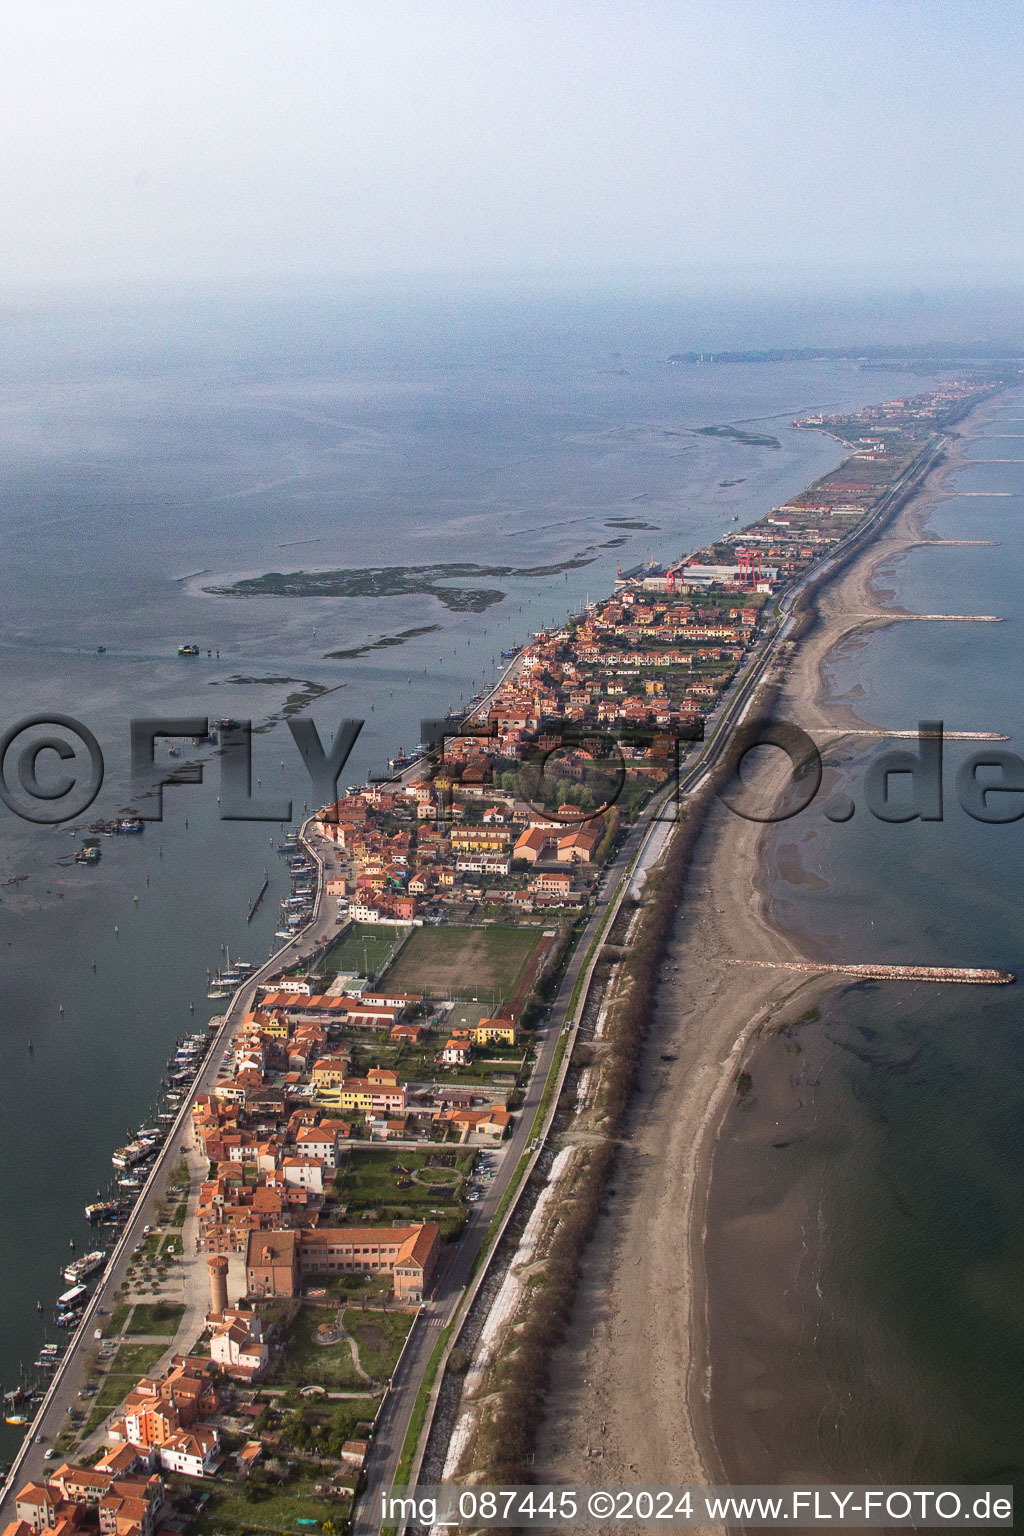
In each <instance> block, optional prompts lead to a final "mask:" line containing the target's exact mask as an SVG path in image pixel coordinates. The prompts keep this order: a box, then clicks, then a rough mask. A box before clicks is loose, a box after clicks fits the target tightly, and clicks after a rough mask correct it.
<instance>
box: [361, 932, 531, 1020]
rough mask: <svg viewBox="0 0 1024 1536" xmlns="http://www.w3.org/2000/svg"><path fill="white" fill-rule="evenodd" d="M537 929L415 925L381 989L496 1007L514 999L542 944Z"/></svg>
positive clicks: (384, 979)
mask: <svg viewBox="0 0 1024 1536" xmlns="http://www.w3.org/2000/svg"><path fill="white" fill-rule="evenodd" d="M541 940H542V935H541V932H540V930H539V929H537V928H509V927H504V926H501V925H499V924H495V925H494V926H493V927H488V928H469V927H465V928H463V927H457V926H455V925H454V924H453V925H451V926H448V925H447V924H442V925H440V926H438V927H429V928H417V929H416V931H415V933H413V934H412V936H411V937H410V939H409V941H408V942H407V943H406V944H405V945H404V946H403V948H402V951H401V953H400V954H399V955H398V957H397V958H396V960H395V963H394V965H391V966H389V967H388V970H387V973H386V975H385V976H384V977H383V979H382V981H381V987H382V988H383V989H385V990H387V991H388V992H392V993H401V992H422V993H424V994H425V995H426V996H428V997H461V998H465V999H466V1000H467V1001H477V1002H481V1003H487V1004H490V1005H492V1006H494V1007H498V1006H499V1005H500V1004H501V1003H503V1002H505V1001H506V1000H507V999H508V998H509V997H511V995H512V993H513V991H514V990H515V985H516V982H517V980H518V979H519V977H520V975H521V974H522V972H523V970H524V968H525V966H526V963H527V961H528V959H529V957H530V955H531V954H532V953H533V951H534V950H535V949H536V947H537V945H538V944H539V943H540V942H541Z"/></svg>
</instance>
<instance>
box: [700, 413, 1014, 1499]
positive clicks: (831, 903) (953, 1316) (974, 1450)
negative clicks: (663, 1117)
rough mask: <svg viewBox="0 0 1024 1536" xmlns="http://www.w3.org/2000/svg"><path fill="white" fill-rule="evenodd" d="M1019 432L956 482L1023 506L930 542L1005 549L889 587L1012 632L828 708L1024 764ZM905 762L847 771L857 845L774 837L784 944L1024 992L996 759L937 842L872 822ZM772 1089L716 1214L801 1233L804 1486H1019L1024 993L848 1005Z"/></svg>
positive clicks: (929, 634) (918, 559)
mask: <svg viewBox="0 0 1024 1536" xmlns="http://www.w3.org/2000/svg"><path fill="white" fill-rule="evenodd" d="M1020 418H1024V394H1021V393H1015V394H1012V395H1009V396H1006V397H1004V398H1003V400H1002V402H1001V407H1000V410H999V413H998V415H997V417H996V419H995V420H994V421H993V423H992V425H991V426H990V427H989V428H988V429H987V436H986V438H985V440H979V441H978V442H977V443H976V444H974V445H973V447H972V448H971V450H970V457H971V459H972V464H971V466H970V467H969V468H965V469H964V470H963V471H961V472H959V473H958V474H957V475H956V477H955V479H954V481H953V483H952V489H953V490H955V491H962V492H977V491H994V490H998V491H1011V492H1013V493H1014V494H1013V498H1012V499H1010V498H998V499H997V498H991V499H987V498H979V497H977V496H970V495H963V496H953V497H952V498H951V499H949V500H946V501H943V502H942V503H941V504H940V505H939V507H938V509H937V510H936V512H935V514H934V515H933V517H932V520H931V528H932V530H933V531H934V532H935V533H937V534H939V535H941V536H944V537H947V538H954V539H985V540H994V541H996V542H997V545H998V547H996V548H960V549H956V548H945V549H932V550H928V549H914V550H912V551H910V552H907V553H906V554H903V555H901V556H899V557H898V558H896V559H894V560H893V561H891V562H889V563H888V564H887V565H886V566H885V567H884V568H883V570H882V571H880V573H879V580H878V586H879V587H880V588H881V589H884V590H887V591H888V592H891V594H892V599H891V600H892V601H894V602H896V603H898V604H900V605H903V606H905V607H906V608H908V609H910V610H912V611H917V612H938V613H995V614H998V615H1001V616H1002V618H1003V620H1004V622H1003V623H1002V624H999V625H994V624H979V625H953V624H949V625H926V624H895V625H893V626H891V627H889V628H887V629H884V630H881V631H877V632H875V633H873V634H871V635H870V636H869V637H866V638H864V637H862V638H860V639H858V641H857V642H856V643H855V644H848V645H845V646H843V647H841V648H840V650H839V651H838V652H837V653H835V655H834V657H833V663H832V665H831V668H830V679H829V680H830V684H831V688H832V690H833V691H834V692H835V693H836V694H838V695H845V696H846V697H847V699H848V701H849V703H850V704H851V706H852V707H853V708H854V709H855V711H856V712H857V713H858V714H860V715H861V716H862V717H863V718H864V719H865V720H868V721H870V722H871V723H877V724H882V725H887V726H892V727H894V728H908V727H909V728H911V729H913V728H914V727H915V726H916V725H917V723H918V722H919V721H921V720H943V721H944V722H945V723H946V726H947V728H948V729H961V730H975V731H1000V732H1005V733H1006V734H1007V735H1009V736H1010V737H1011V741H1010V742H1009V743H1008V744H1007V745H1008V746H1009V747H1010V748H1011V749H1012V750H1015V751H1017V752H1018V753H1019V752H1020V751H1021V743H1022V740H1024V703H1022V698H1021V692H1020V688H1019V687H1018V684H1017V679H1018V677H1019V676H1020V672H1021V667H1022V664H1024V650H1022V647H1024V624H1022V620H1024V592H1022V588H1021V582H1020V571H1021V568H1022V559H1024V532H1022V527H1021V520H1020V508H1021V505H1022V502H1021V499H1020V498H1021V496H1022V495H1024V464H1019V463H1016V464H1014V463H1000V464H995V463H990V464H987V465H986V463H985V462H984V461H985V460H986V459H988V460H993V459H1002V458H1017V459H1024V453H1022V452H1020V449H1021V447H1022V446H1024V439H1022V441H1021V442H1020V443H1015V442H1013V441H1012V437H1013V435H1016V434H1024V423H1022V422H1021V420H1020ZM997 434H1008V436H1006V437H1003V436H999V435H997ZM901 745H902V744H901ZM892 746H893V744H892V743H889V744H888V746H887V747H886V748H884V749H881V748H875V749H873V751H872V752H863V751H850V750H848V749H846V748H844V749H843V752H842V754H841V761H840V763H839V770H840V773H841V777H842V788H843V790H844V791H845V792H846V793H848V794H849V795H850V796H851V797H852V798H853V800H854V801H855V802H857V803H858V810H857V812H856V814H855V815H854V817H853V819H852V820H851V821H849V822H847V823H845V824H843V825H833V824H832V823H830V822H828V821H827V820H826V819H825V817H824V816H823V815H822V814H820V813H819V812H818V811H817V810H815V809H814V808H813V807H812V808H811V809H810V810H809V811H807V812H806V813H805V814H804V815H803V816H801V817H799V818H797V819H796V820H795V821H794V822H792V823H790V824H788V826H786V827H784V828H780V829H779V830H778V831H777V832H776V833H775V834H774V837H773V843H772V848H771V856H770V863H771V866H772V882H773V890H774V892H775V896H774V901H773V911H774V915H775V917H776V920H778V921H779V922H781V924H782V926H783V928H785V929H789V930H790V931H792V932H794V933H795V934H796V935H798V936H799V938H800V940H801V942H806V943H809V944H810V947H811V948H812V949H813V950H816V951H817V952H818V953H820V954H822V955H824V956H827V957H829V958H846V959H851V958H852V959H857V960H880V961H890V962H900V961H907V962H917V963H924V964H955V965H983V966H997V967H1001V968H1005V969H1008V970H1011V971H1013V972H1015V973H1016V974H1017V976H1018V977H1022V976H1024V942H1022V931H1021V884H1020V869H1021V858H1022V854H1024V841H1022V840H1024V823H1021V822H1017V823H1014V824H1012V825H1003V826H983V825H980V824H978V823H976V822H974V821H973V820H971V819H970V818H969V817H967V816H966V815H965V813H964V812H963V810H962V809H961V808H960V806H959V805H958V803H957V799H956V791H955V779H956V770H957V768H958V767H959V765H960V763H961V762H962V761H963V759H964V757H965V756H966V755H968V754H969V753H974V752H976V751H977V750H978V748H977V746H968V745H966V744H963V745H961V744H949V745H947V748H946V763H945V774H944V778H945V816H944V819H943V820H942V821H941V822H931V823H922V822H911V823H907V824H904V825H888V824H883V823H881V822H878V821H876V820H875V819H874V818H873V817H871V816H870V815H868V814H866V813H865V810H864V799H863V782H864V772H865V768H866V766H867V763H868V761H869V760H870V759H871V757H872V756H873V755H874V751H879V750H892ZM794 852H796V853H798V854H799V866H802V868H803V871H804V874H803V876H802V877H801V878H800V879H794V875H793V870H794V860H793V855H794ZM799 866H798V867H799ZM752 1072H753V1078H754V1089H755V1096H756V1094H757V1090H758V1087H759V1086H761V1087H763V1088H764V1090H765V1094H766V1097H765V1099H764V1101H763V1102H762V1103H761V1104H757V1103H755V1104H753V1105H751V1106H749V1107H748V1108H746V1109H741V1110H737V1111H736V1112H734V1113H733V1115H732V1116H731V1117H730V1123H729V1126H728V1128H727V1131H726V1135H725V1138H724V1140H723V1144H722V1156H721V1169H722V1172H723V1183H722V1184H721V1185H720V1186H719V1191H718V1200H719V1205H718V1207H717V1209H718V1210H719V1212H720V1213H724V1210H725V1206H726V1204H728V1203H730V1202H731V1203H732V1205H733V1211H734V1212H735V1211H736V1210H737V1209H746V1210H747V1211H748V1212H749V1211H752V1210H753V1208H754V1204H755V1202H756V1204H757V1205H758V1207H759V1209H760V1210H761V1211H762V1212H764V1211H776V1212H777V1213H779V1215H780V1217H781V1213H783V1212H786V1211H793V1210H794V1209H796V1208H798V1207H799V1208H802V1209H804V1211H805V1219H804V1222H803V1225H802V1228H801V1229H800V1230H797V1229H795V1228H794V1229H793V1230H792V1232H791V1244H790V1256H789V1259H788V1261H787V1262H786V1263H781V1264H776V1265H770V1266H768V1268H767V1269H766V1271H765V1273H764V1274H762V1276H761V1280H760V1285H759V1292H760V1294H759V1308H760V1309H761V1310H762V1312H763V1315H764V1316H766V1317H768V1318H771V1319H773V1320H774V1321H773V1323H772V1325H771V1327H772V1328H775V1327H776V1326H777V1332H776V1333H775V1335H774V1338H773V1340H772V1343H771V1346H770V1347H769V1348H768V1349H767V1350H766V1351H765V1352H764V1354H763V1356H762V1364H764V1365H765V1366H766V1369H765V1372H764V1375H763V1377H762V1378H761V1381H760V1387H761V1388H762V1389H763V1390H765V1391H766V1392H768V1393H769V1395H771V1394H777V1396H776V1397H775V1400H774V1401H773V1403H772V1408H771V1412H772V1415H773V1417H774V1421H775V1424H776V1425H784V1426H785V1433H786V1435H787V1436H788V1439H789V1444H790V1447H791V1450H792V1455H793V1464H796V1465H800V1466H801V1467H802V1468H803V1469H804V1471H805V1475H810V1474H811V1472H812V1471H813V1470H815V1469H817V1470H819V1471H820V1472H821V1473H822V1475H828V1476H831V1475H835V1476H839V1477H852V1476H855V1475H857V1474H862V1475H865V1474H866V1475H869V1476H882V1477H886V1476H887V1477H889V1478H893V1479H897V1480H904V1481H905V1480H908V1479H911V1478H921V1477H926V1478H945V1479H950V1480H953V1481H962V1482H973V1481H978V1482H980V1481H983V1480H986V1479H1001V1480H1003V1481H1012V1480H1014V1479H1015V1478H1016V1479H1017V1480H1020V1479H1021V1474H1022V1471H1024V1455H1022V1447H1024V1323H1022V1318H1021V1306H1020V1300H1021V1295H1022V1283H1024V1005H1022V1002H1021V983H1020V982H1018V984H1017V985H1016V986H1014V987H1008V988H999V989H981V988H971V987H945V986H941V987H940V986H909V985H905V984H899V985H896V984H888V983H886V984H870V985H864V986H855V987H851V988H847V989H845V990H841V991H837V992H836V993H833V994H832V995H831V997H830V999H829V1000H828V1002H827V1003H826V1004H825V1005H824V1006H823V1008H822V1011H821V1019H820V1021H818V1022H810V1023H806V1024H804V1025H803V1026H802V1027H801V1028H800V1029H798V1030H796V1031H795V1032H793V1033H792V1034H791V1035H790V1036H788V1037H786V1038H783V1039H776V1040H774V1041H772V1042H771V1043H769V1044H767V1045H765V1046H764V1047H763V1048H761V1049H760V1051H759V1053H758V1054H757V1055H756V1056H755V1058H754V1061H753V1066H752ZM774 1116H780V1117H781V1118H778V1119H776V1118H773V1117H774ZM780 1127H781V1128H780ZM744 1180H746V1181H747V1183H748V1187H749V1190H750V1195H749V1197H748V1199H747V1201H746V1202H744V1199H743V1197H742V1196H741V1195H739V1194H738V1192H737V1191H738V1190H739V1188H740V1186H741V1184H742V1181H744ZM726 1183H728V1184H729V1186H730V1187H731V1194H729V1196H728V1200H727V1198H726V1196H727V1191H726ZM734 1236H735V1234H734ZM801 1249H802V1250H803V1252H804V1254H805V1255H806V1256H808V1257H805V1259H804V1260H803V1261H800V1260H799V1259H798V1258H797V1257H796V1254H797V1252H798V1250H801ZM712 1252H713V1259H714V1257H715V1248H714V1238H713V1240H712ZM717 1257H718V1258H721V1252H719V1253H718V1254H717ZM714 1318H715V1314H714V1313H713V1320H714ZM783 1320H784V1323H783ZM727 1326H732V1327H733V1328H736V1326H737V1325H736V1317H735V1315H734V1316H733V1317H732V1318H731V1320H730V1321H729V1323H727V1320H726V1317H725V1314H724V1311H720V1312H719V1314H718V1316H717V1328H718V1330H719V1331H718V1333H717V1340H718V1344H719V1346H720V1347H721V1346H722V1345H723V1344H725V1347H726V1348H727V1349H728V1348H729V1345H728V1344H727V1343H726V1341H725V1338H724V1335H723V1332H722V1330H724V1329H725V1328H726V1327H727ZM742 1326H743V1325H740V1327H741V1328H742ZM766 1401H767V1399H766ZM732 1402H733V1405H734V1406H735V1402H736V1399H735V1398H733V1399H732ZM747 1423H748V1428H749V1435H748V1437H747V1442H746V1443H747V1446H748V1447H749V1448H750V1450H751V1454H754V1455H759V1454H760V1449H759V1448H760V1446H761V1445H762V1444H768V1445H772V1444H774V1443H775V1442H774V1438H773V1437H774V1435H775V1434H776V1433H777V1431H776V1430H775V1429H773V1428H772V1427H771V1425H770V1424H769V1422H768V1418H767V1415H766V1414H765V1413H764V1412H762V1411H761V1410H760V1409H759V1408H756V1407H755V1409H754V1411H753V1412H752V1413H751V1414H750V1415H749V1418H748V1420H747ZM737 1454H738V1455H739V1456H740V1457H742V1453H737Z"/></svg>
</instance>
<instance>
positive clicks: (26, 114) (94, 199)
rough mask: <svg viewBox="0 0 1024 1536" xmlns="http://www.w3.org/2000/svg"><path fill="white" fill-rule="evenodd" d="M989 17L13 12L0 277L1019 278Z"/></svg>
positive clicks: (1021, 33)
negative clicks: (643, 274)
mask: <svg viewBox="0 0 1024 1536" xmlns="http://www.w3.org/2000/svg"><path fill="white" fill-rule="evenodd" d="M1022 45H1024V15H1022V13H1021V10H1020V8H1019V7H1018V6H1017V5H1015V4H1013V3H1012V0H976V3H974V4H972V5H971V6H970V7H969V8H965V7H963V6H962V5H953V4H951V3H948V0H935V3H929V4H923V3H917V0H909V3H905V4H901V5H900V6H898V7H893V6H892V5H891V4H882V3H879V0H834V3H833V4H831V5H830V6H829V7H828V10H827V13H826V12H825V11H824V10H823V8H822V7H821V6H820V5H818V4H813V3H811V0H766V3H759V4H754V3H750V0H726V3H724V4H721V5H713V4H710V3H702V0H681V3H680V0H677V3H670V0H639V3H635V0H634V3H631V4H626V3H624V0H596V3H587V4H584V3H582V0H566V3H564V4H560V5H559V6H557V7H537V6H531V5H528V4H525V3H522V0H519V3H515V0H486V3H484V4H482V5H476V6H471V5H467V4H465V3H464V0H431V3H430V4H428V5H426V6H423V5H416V4H414V3H412V0H381V3H378V4H375V5H374V6H373V7H366V6H361V5H359V4H356V3H354V0H304V3H301V4H300V3H298V0H274V3H272V0H245V3H243V0H207V3H204V4H200V3H199V0H173V3H171V0H153V3H150V4H147V5H146V6H145V7H139V6H137V5H132V4H130V3H129V0H95V3H94V4H93V5H91V6H90V7H87V8H82V7H79V6H75V5H72V4H71V3H70V0H10V3H9V4H8V6H7V7H6V11H5V26H4V48H3V50H2V53H0V188H2V197H3V206H4V210H5V227H6V239H5V240H4V241H3V244H2V248H0V283H2V284H3V285H4V287H5V288H8V289H10V288H12V287H15V288H16V287H19V286H22V285H35V284H39V283H49V284H76V283H83V282H85V283H89V282H96V281H103V282H108V283H109V282H113V283H118V282H135V281H139V280H142V281H150V280H158V281H172V282H173V281H193V280H200V281H218V280H223V279H232V280H234V279H236V278H239V277H245V278H249V279H257V280H260V279H270V280H275V279H280V278H290V277H304V278H309V277H318V276H320V277H323V276H328V277H330V276H342V275H349V276H359V275H366V274H371V273H372V274H379V273H395V274H426V273H437V272H457V273H464V274H467V275H470V274H478V275H479V274H483V275H487V274H498V273H504V272H523V273H532V274H537V275H548V276H550V275H553V276H554V277H555V278H556V279H557V277H558V275H559V274H564V273H571V272H575V271H586V272H589V273H594V274H611V275H613V276H614V275H615V274H625V273H630V274H632V273H641V272H647V273H653V274H684V275H685V276H686V278H687V280H688V281H690V282H691V283H693V284H696V285H698V286H699V285H701V284H707V283H708V282H711V281H715V282H719V283H722V282H732V281H742V282H754V283H758V282H769V283H770V282H774V281H778V280H780V279H785V280H787V281H789V282H797V281H799V282H810V283H813V284H816V285H818V286H827V285H828V284H829V283H830V282H835V281H836V280H837V279H839V278H841V277H844V276H845V277H850V278H855V279H856V280H858V281H864V282H871V283H882V282H886V281H892V282H897V283H901V284H904V285H906V284H910V285H913V284H914V283H916V282H922V283H928V282H941V283H946V284H957V283H967V284H978V283H1000V282H1008V281H1011V280H1013V281H1016V279H1017V275H1018V272H1019V268H1020V261H1021V257H1022V255H1024V199H1022V198H1021V196H1020V190H1019V180H1020V171H1019V169H1018V162H1019V159H1020V155H1019V149H1020V143H1021V137H1022V122H1024V116H1022V108H1021V101H1022V99H1024V93H1022V91H1021V80H1020V74H1021V66H1020V60H1021V58H1022V57H1024V47H1022Z"/></svg>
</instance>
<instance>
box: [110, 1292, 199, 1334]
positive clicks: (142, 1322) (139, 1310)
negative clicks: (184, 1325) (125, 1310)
mask: <svg viewBox="0 0 1024 1536" xmlns="http://www.w3.org/2000/svg"><path fill="white" fill-rule="evenodd" d="M184 1316H185V1307H184V1305H183V1303H182V1302H180V1301H151V1302H146V1301H140V1302H138V1303H137V1305H136V1306H134V1307H133V1308H132V1315H131V1320H130V1321H129V1322H128V1323H127V1325H126V1326H124V1328H123V1331H124V1332H125V1333H141V1334H150V1335H153V1336H155V1337H157V1338H160V1337H161V1336H165V1337H167V1338H173V1337H174V1335H175V1333H176V1332H177V1331H178V1324H179V1323H180V1322H181V1320H182V1318H183V1317H184Z"/></svg>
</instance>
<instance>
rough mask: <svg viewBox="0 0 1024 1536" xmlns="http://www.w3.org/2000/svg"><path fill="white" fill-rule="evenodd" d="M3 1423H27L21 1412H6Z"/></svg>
mask: <svg viewBox="0 0 1024 1536" xmlns="http://www.w3.org/2000/svg"><path fill="white" fill-rule="evenodd" d="M4 1423H5V1424H27V1423H28V1419H27V1418H26V1417H25V1415H24V1414H23V1413H7V1414H5V1415H4Z"/></svg>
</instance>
